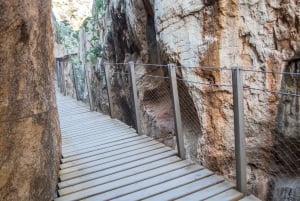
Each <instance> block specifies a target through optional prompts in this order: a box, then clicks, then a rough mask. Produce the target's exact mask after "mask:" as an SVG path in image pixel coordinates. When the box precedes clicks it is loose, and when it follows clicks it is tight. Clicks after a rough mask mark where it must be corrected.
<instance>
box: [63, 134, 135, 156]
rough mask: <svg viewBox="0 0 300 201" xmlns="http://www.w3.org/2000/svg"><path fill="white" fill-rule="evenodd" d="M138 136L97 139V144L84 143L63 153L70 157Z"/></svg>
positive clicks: (66, 149)
mask: <svg viewBox="0 0 300 201" xmlns="http://www.w3.org/2000/svg"><path fill="white" fill-rule="evenodd" d="M135 137H136V135H135V134H128V135H124V136H116V137H113V138H110V139H106V140H101V138H100V139H95V142H92V141H89V142H84V143H83V144H76V145H73V146H72V147H68V148H65V149H64V150H63V151H62V153H63V155H68V154H70V153H71V154H73V153H75V152H80V151H82V150H83V151H86V149H88V148H91V147H95V146H97V147H99V146H101V145H105V144H111V143H113V142H118V141H121V140H125V139H130V138H135Z"/></svg>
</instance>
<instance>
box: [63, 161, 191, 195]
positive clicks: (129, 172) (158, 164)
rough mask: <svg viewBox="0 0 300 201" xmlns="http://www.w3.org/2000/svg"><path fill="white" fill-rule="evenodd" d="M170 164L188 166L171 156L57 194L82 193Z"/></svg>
mask: <svg viewBox="0 0 300 201" xmlns="http://www.w3.org/2000/svg"><path fill="white" fill-rule="evenodd" d="M170 164H176V165H178V166H180V165H181V164H187V165H189V163H187V162H185V161H180V159H179V158H178V157H177V156H173V157H169V158H165V159H162V160H158V161H154V162H151V163H147V164H144V165H141V166H138V167H134V168H130V169H128V170H124V171H121V172H117V173H114V174H111V175H107V176H104V177H100V178H98V179H94V180H91V181H87V182H84V183H80V184H77V185H73V186H70V187H67V188H63V189H61V190H59V194H60V195H66V194H70V193H74V192H77V191H82V190H84V189H88V188H91V187H94V186H99V185H103V184H105V183H108V182H112V181H118V180H119V179H122V178H126V177H129V176H133V175H136V174H139V173H143V172H147V171H149V170H153V169H156V168H160V167H162V166H166V165H170Z"/></svg>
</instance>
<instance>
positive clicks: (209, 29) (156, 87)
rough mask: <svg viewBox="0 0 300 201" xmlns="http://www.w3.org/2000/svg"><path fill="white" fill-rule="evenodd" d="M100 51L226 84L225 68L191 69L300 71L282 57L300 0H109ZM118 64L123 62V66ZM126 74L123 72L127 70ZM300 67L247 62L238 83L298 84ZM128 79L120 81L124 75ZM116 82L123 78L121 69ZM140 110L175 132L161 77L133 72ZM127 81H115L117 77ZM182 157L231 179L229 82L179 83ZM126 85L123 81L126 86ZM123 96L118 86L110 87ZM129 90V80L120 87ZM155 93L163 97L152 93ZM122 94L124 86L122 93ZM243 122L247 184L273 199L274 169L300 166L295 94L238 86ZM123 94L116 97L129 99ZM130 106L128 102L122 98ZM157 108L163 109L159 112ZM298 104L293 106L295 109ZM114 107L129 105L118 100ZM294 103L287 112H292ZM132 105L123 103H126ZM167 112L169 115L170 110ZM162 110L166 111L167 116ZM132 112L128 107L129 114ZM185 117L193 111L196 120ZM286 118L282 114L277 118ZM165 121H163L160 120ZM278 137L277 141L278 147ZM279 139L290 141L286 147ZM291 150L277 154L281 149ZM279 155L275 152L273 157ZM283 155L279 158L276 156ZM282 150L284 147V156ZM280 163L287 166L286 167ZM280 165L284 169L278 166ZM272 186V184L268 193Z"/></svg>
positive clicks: (295, 44) (292, 40) (275, 87)
mask: <svg viewBox="0 0 300 201" xmlns="http://www.w3.org/2000/svg"><path fill="white" fill-rule="evenodd" d="M106 3H107V9H106V16H105V26H104V27H105V32H104V51H103V57H104V60H105V61H109V62H116V63H123V62H125V63H126V62H128V61H130V60H131V61H134V62H136V63H161V64H167V63H176V64H178V65H180V66H183V67H185V68H182V69H181V70H179V71H178V72H177V73H178V76H179V77H180V78H183V79H185V80H190V81H197V82H205V83H207V82H208V83H223V84H229V85H230V84H231V75H230V71H222V70H220V71H218V70H217V71H209V70H195V68H191V67H197V66H213V67H227V68H231V67H233V66H241V67H242V68H244V69H250V70H262V71H275V72H280V71H289V72H299V68H300V67H299V62H298V63H296V64H295V61H293V62H292V63H293V64H291V62H287V60H288V59H290V58H291V57H292V56H293V55H295V52H296V51H297V49H299V46H300V2H299V1H296V0H285V1H275V0H274V1H273V0H263V1H259V0H250V1H236V0H229V1H225V0H210V1H208V0H202V1H196V0H188V1H172V0H170V1H153V0H134V1H122V0H111V1H106ZM124 69H126V68H122V70H120V69H117V70H118V71H119V72H121V71H124ZM137 70H138V73H139V74H143V73H149V71H151V74H152V75H166V72H165V71H164V70H162V69H158V68H147V69H146V70H145V68H144V67H142V66H141V65H137ZM124 80H125V81H126V79H124ZM298 80H299V77H293V78H289V77H288V76H283V77H281V75H280V74H276V73H274V74H272V73H267V74H266V73H261V72H245V73H244V85H245V86H250V87H253V88H259V89H269V90H272V91H280V90H285V89H287V91H288V92H290V93H298V94H299V82H298ZM125 81H124V82H125ZM118 82H122V80H120V79H118ZM138 83H139V86H138V88H139V96H140V99H141V109H142V110H144V111H143V112H142V113H141V115H142V116H143V120H142V121H143V130H144V132H146V133H147V132H148V131H149V130H152V131H153V130H155V129H153V127H154V128H158V130H162V129H159V128H162V127H164V125H165V128H166V129H165V131H164V132H163V134H162V135H160V134H161V133H159V132H160V131H158V133H156V135H157V136H158V135H160V136H159V138H166V137H167V136H168V135H169V134H170V133H172V129H173V128H172V126H170V123H168V122H170V119H172V112H171V111H170V110H169V109H167V108H169V104H170V102H168V101H160V100H166V99H167V100H169V99H168V96H169V94H168V93H160V92H162V90H161V89H163V88H166V86H167V83H163V82H157V81H155V80H153V79H152V80H151V79H144V78H143V77H142V76H140V77H139V80H138ZM114 85H115V86H127V85H126V83H125V84H124V83H117V82H115V83H113V86H114ZM179 85H180V88H181V89H182V90H180V97H181V100H184V102H183V103H182V104H181V106H182V108H184V109H183V111H185V112H183V121H184V122H183V124H184V133H185V140H186V149H187V157H188V158H190V159H192V160H195V161H197V162H199V163H202V164H204V165H205V166H206V167H208V168H210V169H211V170H213V171H215V172H218V173H220V174H222V175H225V176H227V177H228V178H229V179H234V177H235V170H234V135H233V112H232V108H233V103H232V92H231V89H230V87H207V86H203V85H197V84H193V83H184V82H182V83H179ZM125 88H126V87H125ZM115 91H116V94H118V95H119V96H120V93H119V92H120V89H119V88H116V90H115ZM125 92H126V90H125ZM153 93H157V94H159V95H160V100H156V102H152V103H150V102H149V98H150V99H151V97H148V98H147V95H149V94H153ZM122 94H124V93H122ZM244 95H245V98H244V106H245V132H246V135H247V139H246V141H247V164H248V166H247V171H248V184H249V185H248V188H249V192H251V193H254V194H256V195H257V196H258V197H260V198H261V199H264V200H266V199H271V197H272V192H271V191H272V186H277V187H278V185H276V184H275V185H273V184H272V183H273V182H275V183H276V181H273V180H272V176H271V175H275V176H282V175H284V176H291V177H293V176H295V175H298V176H299V174H300V173H299V168H298V169H297V167H299V149H298V148H297V145H296V144H297V143H299V141H300V137H299V132H298V131H299V129H294V128H299V124H300V122H299V97H290V98H289V97H284V96H282V97H280V96H279V95H278V94H272V93H265V92H264V91H258V90H249V89H248V90H247V89H245V90H244ZM128 97H129V94H127V95H126V93H125V95H123V98H122V99H120V98H119V99H114V100H115V101H116V103H117V102H119V103H120V104H122V105H126V106H130V105H131V100H130V98H128ZM127 108H128V109H129V110H132V108H131V107H127ZM161 108H164V109H165V110H169V111H168V112H167V111H166V112H162V111H161ZM293 108H294V109H293ZM297 108H298V109H297ZM120 111H121V112H120V114H125V113H124V112H122V109H120ZM291 111H292V112H291ZM126 114H127V115H128V113H126ZM166 114H170V115H166ZM163 115H165V117H163ZM127 118H128V117H127ZM191 120H193V121H192V122H195V123H192V122H191ZM282 121H284V122H285V123H284V124H283V123H282ZM166 125H168V126H166ZM279 147H280V149H278V148H279ZM283 147H292V148H291V149H288V148H286V149H285V148H283ZM286 154H287V155H289V156H291V160H281V157H280V155H281V156H282V157H283V156H284V155H286ZM278 156H279V157H278ZM278 158H279V161H280V162H278V160H277V159H278ZM283 158H284V157H283ZM285 167H290V168H287V169H289V170H286V168H285ZM283 169H285V170H286V171H283ZM270 192H271V193H270Z"/></svg>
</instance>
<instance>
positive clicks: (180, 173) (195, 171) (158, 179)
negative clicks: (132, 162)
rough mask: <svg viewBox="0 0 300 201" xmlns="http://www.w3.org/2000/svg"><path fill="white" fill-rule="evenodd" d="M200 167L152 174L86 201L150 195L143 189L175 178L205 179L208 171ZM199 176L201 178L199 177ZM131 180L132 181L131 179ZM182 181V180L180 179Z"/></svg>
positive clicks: (195, 166)
mask: <svg viewBox="0 0 300 201" xmlns="http://www.w3.org/2000/svg"><path fill="white" fill-rule="evenodd" d="M201 168H202V167H201V166H198V165H190V166H186V167H183V168H180V169H176V170H172V171H169V172H166V173H163V174H159V175H157V174H155V173H154V174H153V173H152V174H153V176H152V177H149V178H148V179H147V178H146V179H143V180H140V181H139V182H135V181H134V182H131V183H130V184H129V185H126V186H125V185H124V186H123V187H121V188H117V189H113V190H111V191H108V192H104V193H102V194H98V195H96V196H93V197H90V198H87V200H90V201H91V200H113V199H115V198H117V197H120V196H124V195H125V196H126V195H127V194H128V193H132V192H140V193H144V196H145V193H146V194H147V193H151V191H149V190H145V189H150V188H152V187H155V186H156V185H160V184H162V183H165V182H168V181H170V180H172V179H173V180H174V179H177V178H186V180H187V178H188V177H191V175H193V178H194V179H195V178H196V177H199V178H200V177H205V176H207V175H209V174H210V172H209V171H207V170H202V169H201ZM159 169H160V168H158V169H157V170H156V171H158V170H159ZM196 175H197V176H196ZM200 175H201V176H200ZM131 180H132V179H131ZM182 181H184V179H182ZM176 185H180V183H177V184H176ZM161 190H163V189H161ZM119 200H131V199H128V198H124V197H123V198H119Z"/></svg>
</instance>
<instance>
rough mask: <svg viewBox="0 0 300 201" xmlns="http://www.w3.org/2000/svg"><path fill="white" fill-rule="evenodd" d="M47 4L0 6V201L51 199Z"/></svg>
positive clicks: (53, 135) (54, 130)
mask: <svg viewBox="0 0 300 201" xmlns="http://www.w3.org/2000/svg"><path fill="white" fill-rule="evenodd" d="M50 16H51V1H16V0H9V1H1V2H0V27H1V28H0V35H1V37H0V97H1V98H0V113H1V115H0V153H1V154H0V200H20V201H21V200H33V201H34V200H36V201H40V200H53V197H54V193H55V190H56V183H57V178H58V176H57V173H58V168H59V158H60V133H59V123H58V116H57V110H56V104H55V93H54V83H53V78H54V74H53V71H54V66H53V56H52V54H53V53H52V42H53V41H52V28H51V21H50Z"/></svg>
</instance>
